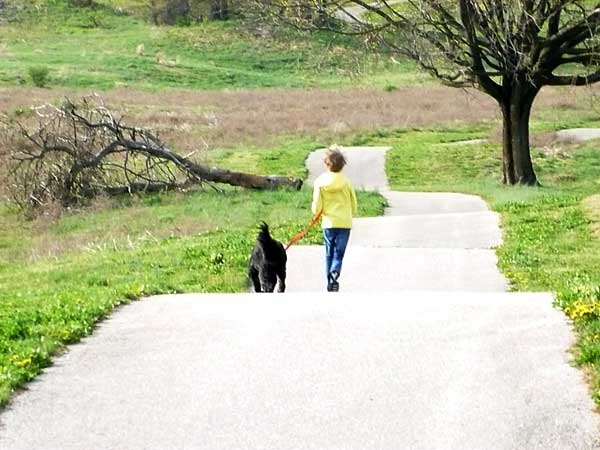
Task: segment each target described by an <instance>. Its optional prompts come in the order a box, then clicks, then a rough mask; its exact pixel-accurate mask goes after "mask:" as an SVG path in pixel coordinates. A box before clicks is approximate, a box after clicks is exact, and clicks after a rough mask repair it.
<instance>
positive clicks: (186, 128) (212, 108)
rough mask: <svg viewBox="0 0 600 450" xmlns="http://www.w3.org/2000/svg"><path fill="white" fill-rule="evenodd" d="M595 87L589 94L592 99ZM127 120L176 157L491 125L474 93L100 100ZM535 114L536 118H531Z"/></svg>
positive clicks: (40, 99)
mask: <svg viewBox="0 0 600 450" xmlns="http://www.w3.org/2000/svg"><path fill="white" fill-rule="evenodd" d="M598 92H600V88H597V89H595V90H594V91H593V93H594V95H597V94H598ZM87 93H88V92H84V91H80V92H74V91H66V90H57V89H54V90H51V91H50V90H45V89H33V88H3V89H0V111H8V112H11V111H15V110H17V109H19V108H21V109H26V108H28V107H29V106H31V105H38V104H42V103H44V102H59V101H60V99H61V98H62V97H64V96H66V95H68V96H70V97H78V96H80V95H84V94H87ZM590 94H591V92H590V89H586V88H580V89H545V90H544V91H543V92H542V94H541V95H540V96H539V98H538V100H537V102H536V105H535V107H534V113H535V111H542V112H543V113H544V114H546V115H547V116H548V115H550V116H552V114H554V115H555V116H556V121H557V126H559V125H560V121H561V117H563V116H564V115H565V114H568V113H569V112H577V111H581V112H586V111H588V112H589V111H590V101H589V98H590ZM102 95H103V97H104V98H105V99H106V101H107V103H108V104H109V105H111V106H112V107H114V108H115V109H117V110H118V111H121V112H122V113H123V114H124V115H125V117H126V121H127V122H129V123H131V124H135V125H138V126H143V127H149V128H151V129H154V130H155V131H158V132H159V133H160V134H161V136H162V137H163V139H164V140H165V141H166V142H167V143H168V144H169V145H171V146H172V147H174V148H176V149H178V150H179V151H181V152H189V151H193V150H195V149H198V148H203V147H204V146H205V144H206V145H207V146H208V148H223V147H235V146H239V145H243V144H248V145H260V146H264V145H269V144H270V143H272V142H273V140H274V139H276V138H278V137H281V136H285V135H307V134H310V135H319V136H324V137H326V138H338V137H343V136H344V135H346V134H350V133H352V134H355V133H357V132H364V131H372V130H376V129H380V128H407V129H411V128H424V127H434V126H435V127H439V126H443V125H451V124H452V123H476V122H480V121H484V120H490V119H495V118H498V110H497V108H496V105H495V103H494V102H493V101H492V100H491V99H490V98H489V97H486V96H484V95H482V94H480V93H479V92H476V91H464V90H457V89H451V88H445V87H411V88H402V89H398V90H395V91H392V92H384V91H381V90H369V89H345V90H283V89H277V90H272V89H271V90H240V91H238V90H235V91H178V90H167V91H161V92H156V93H152V92H147V91H133V90H113V91H109V92H105V93H102ZM534 115H535V114H534Z"/></svg>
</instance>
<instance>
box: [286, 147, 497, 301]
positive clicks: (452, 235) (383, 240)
mask: <svg viewBox="0 0 600 450" xmlns="http://www.w3.org/2000/svg"><path fill="white" fill-rule="evenodd" d="M387 150H388V148H387V147H367V148H362V147H347V148H345V149H344V151H345V154H346V157H347V160H348V165H347V166H346V168H345V169H344V170H345V173H346V174H347V176H348V177H349V178H350V179H351V180H353V182H354V184H355V187H356V188H357V189H362V190H371V191H379V192H380V193H381V194H382V195H383V196H384V197H385V198H386V200H387V202H388V205H389V207H388V208H386V210H385V215H384V217H373V218H363V219H355V222H354V227H353V231H352V233H351V239H350V244H349V249H348V252H347V257H346V258H345V260H344V268H343V270H342V278H341V280H340V282H341V285H342V289H343V290H344V291H370V290H373V289H378V290H385V291H389V290H392V291H396V290H401V289H428V290H443V291H450V290H461V291H505V290H507V286H508V285H507V282H506V280H505V279H504V277H503V276H502V275H501V274H500V272H499V271H498V268H497V265H496V264H497V260H496V254H495V252H494V250H492V249H493V248H494V247H496V246H497V245H499V244H500V243H501V234H500V228H499V217H498V215H497V214H496V213H493V212H491V211H489V209H488V207H487V205H486V204H485V202H484V201H483V200H481V198H479V197H475V196H471V195H464V194H450V193H441V194H440V193H405V192H404V193H403V192H393V191H390V190H389V186H388V184H387V177H386V175H385V154H386V152H387ZM323 152H324V150H319V151H316V152H313V153H312V154H311V155H310V157H309V158H308V161H307V166H308V169H309V178H308V182H309V184H312V181H313V180H314V179H315V178H316V177H317V176H318V175H319V174H320V173H322V172H323V170H324V168H323V162H322V160H323ZM288 265H289V266H288V267H289V272H290V273H293V274H296V273H297V274H301V277H294V278H291V279H290V281H289V283H288V289H289V290H290V291H304V292H306V291H322V290H323V288H324V285H325V278H324V267H323V265H324V263H323V250H322V248H321V247H319V246H299V247H292V249H290V251H289V263H288ZM433 268H435V270H432V269H433Z"/></svg>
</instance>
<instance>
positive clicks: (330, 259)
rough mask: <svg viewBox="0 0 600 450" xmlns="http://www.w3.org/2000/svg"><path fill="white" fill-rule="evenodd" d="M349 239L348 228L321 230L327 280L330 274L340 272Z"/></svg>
mask: <svg viewBox="0 0 600 450" xmlns="http://www.w3.org/2000/svg"><path fill="white" fill-rule="evenodd" d="M348 239H350V228H323V240H324V241H325V268H326V272H325V273H326V275H327V280H328V281H329V274H330V273H331V272H337V273H338V274H339V273H341V272H342V260H343V259H344V253H346V246H347V245H348Z"/></svg>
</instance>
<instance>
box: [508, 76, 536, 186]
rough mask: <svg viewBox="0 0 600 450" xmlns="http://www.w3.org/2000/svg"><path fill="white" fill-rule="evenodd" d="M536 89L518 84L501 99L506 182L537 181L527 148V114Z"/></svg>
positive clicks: (527, 183)
mask: <svg viewBox="0 0 600 450" xmlns="http://www.w3.org/2000/svg"><path fill="white" fill-rule="evenodd" d="M536 94H537V90H533V91H532V90H529V91H528V92H527V93H525V90H524V89H521V88H519V87H517V88H513V89H511V95H508V96H506V97H505V98H503V99H502V100H501V101H500V108H501V109H502V122H503V123H502V130H503V133H502V169H503V181H504V183H505V184H509V185H514V184H522V185H527V186H535V185H537V184H538V181H537V177H536V175H535V171H534V170H533V164H532V162H531V153H530V147H529V117H530V114H531V107H532V106H533V100H534V98H535V95H536Z"/></svg>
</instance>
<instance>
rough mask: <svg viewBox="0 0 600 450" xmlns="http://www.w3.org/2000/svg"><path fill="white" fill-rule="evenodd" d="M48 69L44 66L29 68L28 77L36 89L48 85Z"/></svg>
mask: <svg viewBox="0 0 600 450" xmlns="http://www.w3.org/2000/svg"><path fill="white" fill-rule="evenodd" d="M49 75H50V69H48V68H47V67H44V66H38V67H30V68H29V77H30V78H31V81H32V82H33V84H34V85H35V86H37V87H45V86H46V85H47V84H48V80H49Z"/></svg>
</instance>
